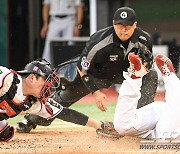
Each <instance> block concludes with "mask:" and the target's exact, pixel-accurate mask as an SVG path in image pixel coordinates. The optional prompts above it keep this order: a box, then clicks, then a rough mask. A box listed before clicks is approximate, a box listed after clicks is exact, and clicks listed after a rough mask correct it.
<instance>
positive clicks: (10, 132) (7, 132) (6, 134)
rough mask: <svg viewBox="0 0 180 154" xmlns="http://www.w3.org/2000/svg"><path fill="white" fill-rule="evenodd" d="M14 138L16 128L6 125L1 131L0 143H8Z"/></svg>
mask: <svg viewBox="0 0 180 154" xmlns="http://www.w3.org/2000/svg"><path fill="white" fill-rule="evenodd" d="M13 136H14V127H12V126H10V125H6V126H5V127H4V128H2V129H1V130H0V141H4V142H7V141H9V140H10V139H11V138H12V137H13Z"/></svg>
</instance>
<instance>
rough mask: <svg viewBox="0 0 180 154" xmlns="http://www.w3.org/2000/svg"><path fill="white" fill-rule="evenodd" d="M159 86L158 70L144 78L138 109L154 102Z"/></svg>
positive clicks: (151, 71)
mask: <svg viewBox="0 0 180 154" xmlns="http://www.w3.org/2000/svg"><path fill="white" fill-rule="evenodd" d="M157 85H158V75H157V72H156V70H154V69H152V70H150V72H149V73H148V74H146V75H145V76H144V77H143V80H142V87H141V98H140V99H139V101H138V106H137V108H140V107H143V106H145V105H147V104H150V103H152V102H154V96H155V93H156V90H157Z"/></svg>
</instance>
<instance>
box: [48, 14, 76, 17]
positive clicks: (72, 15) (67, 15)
mask: <svg viewBox="0 0 180 154" xmlns="http://www.w3.org/2000/svg"><path fill="white" fill-rule="evenodd" d="M68 16H74V14H67V15H52V16H51V17H56V18H66V17H68Z"/></svg>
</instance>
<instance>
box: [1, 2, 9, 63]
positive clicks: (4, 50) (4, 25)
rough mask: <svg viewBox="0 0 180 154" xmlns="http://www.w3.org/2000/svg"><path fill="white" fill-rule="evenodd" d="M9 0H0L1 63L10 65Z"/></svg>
mask: <svg viewBox="0 0 180 154" xmlns="http://www.w3.org/2000/svg"><path fill="white" fill-rule="evenodd" d="M7 12H8V11H7V0H0V65H2V66H7V65H8V38H7V34H8V33H7V31H8V13H7Z"/></svg>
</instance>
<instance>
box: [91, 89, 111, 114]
mask: <svg viewBox="0 0 180 154" xmlns="http://www.w3.org/2000/svg"><path fill="white" fill-rule="evenodd" d="M93 96H94V98H95V101H96V105H97V107H98V108H99V109H100V110H101V111H102V112H105V111H106V110H107V108H106V104H105V102H107V101H108V98H107V96H106V95H105V94H104V93H103V92H101V91H100V90H98V91H96V92H94V93H93Z"/></svg>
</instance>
